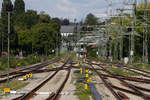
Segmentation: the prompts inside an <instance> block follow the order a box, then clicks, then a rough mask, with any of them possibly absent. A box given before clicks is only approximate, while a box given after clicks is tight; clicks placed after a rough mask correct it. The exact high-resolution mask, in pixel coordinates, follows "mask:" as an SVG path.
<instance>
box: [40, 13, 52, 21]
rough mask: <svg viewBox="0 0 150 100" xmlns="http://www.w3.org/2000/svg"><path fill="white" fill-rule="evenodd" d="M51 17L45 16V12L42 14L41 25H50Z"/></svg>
mask: <svg viewBox="0 0 150 100" xmlns="http://www.w3.org/2000/svg"><path fill="white" fill-rule="evenodd" d="M50 21H51V17H50V16H49V15H48V14H45V12H43V11H42V12H40V14H39V23H50Z"/></svg>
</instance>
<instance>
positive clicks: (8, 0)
mask: <svg viewBox="0 0 150 100" xmlns="http://www.w3.org/2000/svg"><path fill="white" fill-rule="evenodd" d="M6 5H12V2H11V0H3V3H2V11H1V21H2V27H1V31H2V34H3V46H4V47H3V48H4V50H5V51H6V50H7V36H8V13H7V11H6ZM10 29H11V30H10V44H11V48H13V47H16V46H14V45H16V41H17V37H16V33H15V32H14V29H13V21H12V13H11V25H10Z"/></svg>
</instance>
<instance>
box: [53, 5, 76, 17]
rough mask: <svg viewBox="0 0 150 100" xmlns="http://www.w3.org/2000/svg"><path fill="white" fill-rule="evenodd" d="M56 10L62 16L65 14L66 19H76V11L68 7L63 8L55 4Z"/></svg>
mask: <svg viewBox="0 0 150 100" xmlns="http://www.w3.org/2000/svg"><path fill="white" fill-rule="evenodd" d="M56 9H57V10H59V11H62V12H63V13H64V14H67V15H68V17H72V18H76V17H77V9H75V8H73V7H69V6H64V5H60V4H57V5H56Z"/></svg>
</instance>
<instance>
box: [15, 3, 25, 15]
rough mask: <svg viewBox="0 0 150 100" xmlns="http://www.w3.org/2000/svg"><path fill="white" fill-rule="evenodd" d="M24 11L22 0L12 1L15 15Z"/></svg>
mask: <svg viewBox="0 0 150 100" xmlns="http://www.w3.org/2000/svg"><path fill="white" fill-rule="evenodd" d="M24 12H25V3H24V1H23V0H15V3H14V13H15V15H20V14H22V13H24Z"/></svg>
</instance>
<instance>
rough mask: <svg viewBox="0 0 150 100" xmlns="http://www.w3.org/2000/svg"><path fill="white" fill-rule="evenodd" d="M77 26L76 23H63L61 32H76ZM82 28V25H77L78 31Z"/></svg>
mask: <svg viewBox="0 0 150 100" xmlns="http://www.w3.org/2000/svg"><path fill="white" fill-rule="evenodd" d="M74 29H75V26H74V25H62V26H61V29H60V32H61V33H74ZM79 30H80V26H79V25H78V26H77V31H79Z"/></svg>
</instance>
